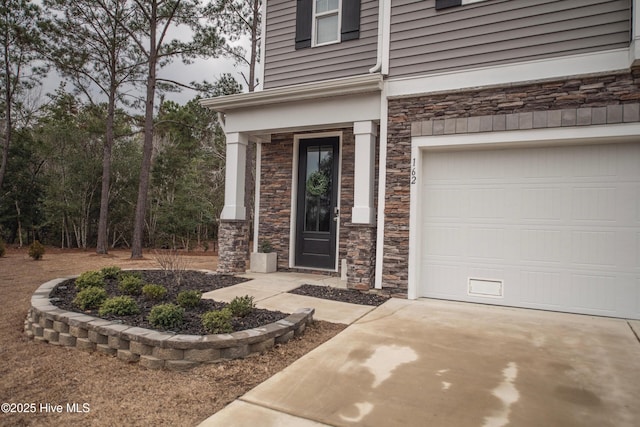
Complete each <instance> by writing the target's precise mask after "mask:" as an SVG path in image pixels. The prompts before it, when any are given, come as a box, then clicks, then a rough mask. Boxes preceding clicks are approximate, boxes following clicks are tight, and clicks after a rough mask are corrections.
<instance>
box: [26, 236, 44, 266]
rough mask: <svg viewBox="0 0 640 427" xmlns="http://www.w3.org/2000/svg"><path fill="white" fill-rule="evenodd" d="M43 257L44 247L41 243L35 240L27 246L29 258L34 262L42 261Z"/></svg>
mask: <svg viewBox="0 0 640 427" xmlns="http://www.w3.org/2000/svg"><path fill="white" fill-rule="evenodd" d="M43 255H44V246H42V243H40V242H38V241H37V240H36V241H35V242H33V243H32V244H31V246H29V256H30V257H31V258H33V259H34V260H36V261H37V260H39V259H42V256H43Z"/></svg>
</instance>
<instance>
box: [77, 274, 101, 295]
mask: <svg viewBox="0 0 640 427" xmlns="http://www.w3.org/2000/svg"><path fill="white" fill-rule="evenodd" d="M75 283H76V289H77V290H79V291H81V290H82V289H87V288H92V287H93V288H104V285H105V283H104V277H102V273H101V272H99V271H85V272H84V273H82V274H81V275H80V276H79V277H78V278H77V279H76V282H75Z"/></svg>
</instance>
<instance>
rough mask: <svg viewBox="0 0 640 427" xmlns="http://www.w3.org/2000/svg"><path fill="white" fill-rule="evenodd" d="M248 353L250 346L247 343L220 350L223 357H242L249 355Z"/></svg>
mask: <svg viewBox="0 0 640 427" xmlns="http://www.w3.org/2000/svg"><path fill="white" fill-rule="evenodd" d="M248 355H249V346H248V345H247V344H244V345H238V346H235V347H228V348H223V349H221V351H220V356H221V357H222V358H223V359H242V358H244V357H247V356H248Z"/></svg>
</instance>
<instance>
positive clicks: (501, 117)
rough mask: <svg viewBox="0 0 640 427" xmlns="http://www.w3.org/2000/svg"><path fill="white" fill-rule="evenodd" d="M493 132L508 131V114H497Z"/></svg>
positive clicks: (494, 118)
mask: <svg viewBox="0 0 640 427" xmlns="http://www.w3.org/2000/svg"><path fill="white" fill-rule="evenodd" d="M493 130H494V131H502V130H507V116H506V114H497V115H495V116H493Z"/></svg>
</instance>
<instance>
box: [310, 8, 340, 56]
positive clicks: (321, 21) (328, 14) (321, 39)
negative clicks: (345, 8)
mask: <svg viewBox="0 0 640 427" xmlns="http://www.w3.org/2000/svg"><path fill="white" fill-rule="evenodd" d="M314 5H315V10H314V24H315V43H314V45H319V44H324V43H332V42H339V41H340V31H339V29H340V25H339V24H340V0H315V1H314Z"/></svg>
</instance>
